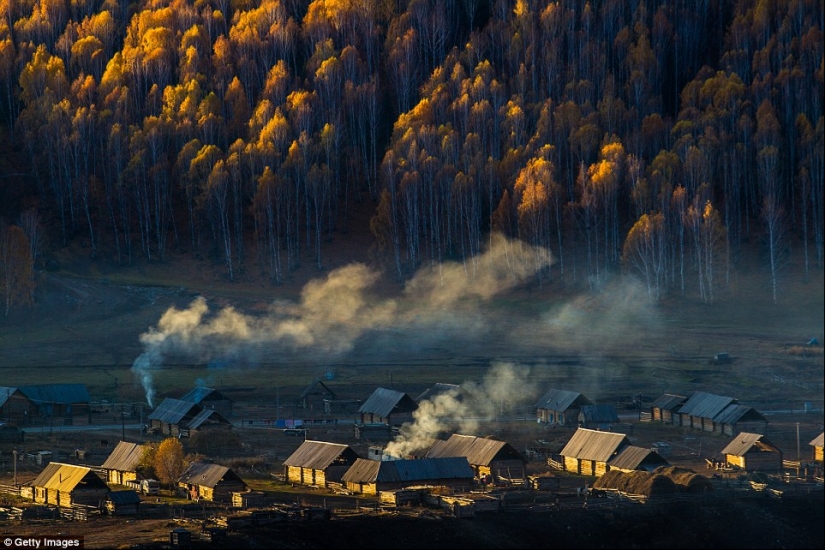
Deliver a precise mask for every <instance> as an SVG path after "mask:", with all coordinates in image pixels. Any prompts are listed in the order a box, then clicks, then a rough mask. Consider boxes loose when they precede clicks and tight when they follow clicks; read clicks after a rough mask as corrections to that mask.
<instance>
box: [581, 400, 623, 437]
mask: <svg viewBox="0 0 825 550" xmlns="http://www.w3.org/2000/svg"><path fill="white" fill-rule="evenodd" d="M618 422H619V415H618V413H617V412H616V407H614V406H613V405H582V406H581V409H580V410H579V426H581V427H582V428H591V429H594V430H602V431H608V430H610V427H611V426H613V424H616V423H618Z"/></svg>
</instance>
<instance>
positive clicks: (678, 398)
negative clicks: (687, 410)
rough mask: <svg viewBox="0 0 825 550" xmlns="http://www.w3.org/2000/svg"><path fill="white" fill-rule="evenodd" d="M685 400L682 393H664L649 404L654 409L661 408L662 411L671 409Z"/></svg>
mask: <svg viewBox="0 0 825 550" xmlns="http://www.w3.org/2000/svg"><path fill="white" fill-rule="evenodd" d="M685 401H687V397H686V396H684V395H676V394H674V393H666V394H663V395H661V396H660V397H658V398H657V399H656V400H655V401H654V402H653V403H651V404H650V406H651V407H652V408H654V409H662V410H663V411H673V410H675V409H678V408H679V406H680V405H681V404H682V403H684V402H685Z"/></svg>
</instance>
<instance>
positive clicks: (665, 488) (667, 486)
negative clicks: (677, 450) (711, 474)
mask: <svg viewBox="0 0 825 550" xmlns="http://www.w3.org/2000/svg"><path fill="white" fill-rule="evenodd" d="M593 488H594V489H616V490H619V491H622V492H624V493H630V494H632V495H644V496H647V497H650V496H658V495H671V494H674V493H703V492H706V491H710V490H713V484H712V483H711V481H710V480H709V479H708V478H706V477H705V476H703V475H700V474H697V473H696V472H694V471H693V470H689V469H686V468H678V467H676V466H660V467H659V468H656V469H655V470H654V471H653V472H645V471H641V470H637V471H634V472H620V471H619V470H611V471H609V472H607V473H605V474H604V475H603V476H601V477H600V478H599V479H597V480H596V481H595V483H593Z"/></svg>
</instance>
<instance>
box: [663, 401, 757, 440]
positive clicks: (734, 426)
mask: <svg viewBox="0 0 825 550" xmlns="http://www.w3.org/2000/svg"><path fill="white" fill-rule="evenodd" d="M678 416H679V421H678V422H674V423H675V424H677V425H680V426H687V427H691V428H693V429H696V430H703V431H706V432H715V433H718V434H724V435H735V434H737V433H739V432H741V431H751V432H760V433H764V432H765V431H766V429H767V425H768V421H767V419H766V418H765V417H764V416H762V414H760V413H759V412H758V411H756V410H755V409H753V408H752V407H747V406H745V405H740V404H739V403H738V402H737V401H736V400H735V399H734V398H732V397H727V396H723V395H715V394H712V393H707V392H695V393H694V394H693V395H691V396H690V398H689V399H688V400H687V401H686V402H685V403H684V404H683V405H682V407H681V408H680V409H679V413H678Z"/></svg>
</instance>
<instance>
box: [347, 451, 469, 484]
mask: <svg viewBox="0 0 825 550" xmlns="http://www.w3.org/2000/svg"><path fill="white" fill-rule="evenodd" d="M473 477H474V473H473V469H472V468H471V467H470V463H469V462H467V459H466V458H464V457H463V456H462V457H447V458H419V459H413V460H384V461H380V462H379V461H377V460H369V459H366V458H359V459H358V460H356V461H355V464H353V465H352V466H350V468H349V470H347V471H346V473H344V475H343V476H342V481H344V482H354V483H376V482H377V483H399V482H401V483H404V482H426V481H430V480H432V481H436V480H443V479H473Z"/></svg>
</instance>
